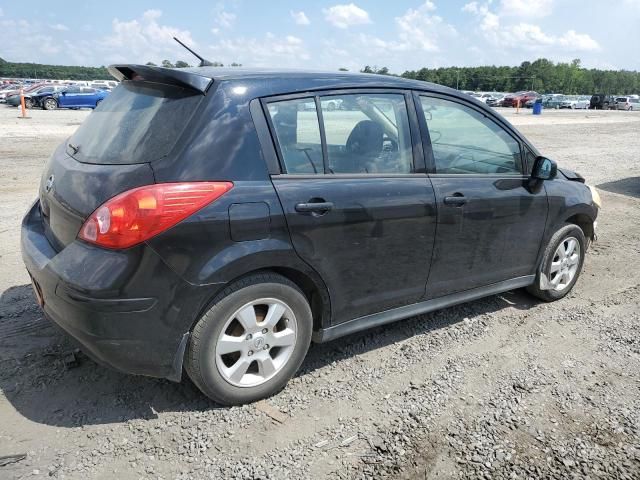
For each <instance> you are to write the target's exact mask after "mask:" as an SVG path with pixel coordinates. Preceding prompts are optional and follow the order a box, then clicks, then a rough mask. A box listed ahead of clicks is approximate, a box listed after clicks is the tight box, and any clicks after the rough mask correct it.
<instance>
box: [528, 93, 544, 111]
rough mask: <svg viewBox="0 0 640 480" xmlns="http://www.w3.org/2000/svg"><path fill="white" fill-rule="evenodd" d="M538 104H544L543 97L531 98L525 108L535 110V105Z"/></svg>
mask: <svg viewBox="0 0 640 480" xmlns="http://www.w3.org/2000/svg"><path fill="white" fill-rule="evenodd" d="M536 102H542V95H538V96H536V97H531V98H530V99H529V100H527V101H526V102H524V106H525V108H533V104H534V103H536Z"/></svg>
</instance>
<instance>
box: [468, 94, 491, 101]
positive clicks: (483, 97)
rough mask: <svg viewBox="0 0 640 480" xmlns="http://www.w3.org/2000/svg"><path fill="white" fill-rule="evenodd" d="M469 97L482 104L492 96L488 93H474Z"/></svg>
mask: <svg viewBox="0 0 640 480" xmlns="http://www.w3.org/2000/svg"><path fill="white" fill-rule="evenodd" d="M471 96H472V97H474V98H475V99H477V100H479V101H481V102H484V103H487V102H488V100H489V99H491V98H493V95H492V94H491V93H488V92H476V93H474V94H473V95H471Z"/></svg>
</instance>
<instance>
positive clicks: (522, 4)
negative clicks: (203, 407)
mask: <svg viewBox="0 0 640 480" xmlns="http://www.w3.org/2000/svg"><path fill="white" fill-rule="evenodd" d="M553 2H554V0H502V1H501V2H500V9H499V12H500V15H504V16H512V17H524V18H539V17H546V16H548V15H551V13H553Z"/></svg>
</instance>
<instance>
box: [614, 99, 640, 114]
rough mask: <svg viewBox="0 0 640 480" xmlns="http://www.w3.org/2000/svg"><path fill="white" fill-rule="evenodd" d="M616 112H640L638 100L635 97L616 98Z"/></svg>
mask: <svg viewBox="0 0 640 480" xmlns="http://www.w3.org/2000/svg"><path fill="white" fill-rule="evenodd" d="M616 110H627V111H633V110H640V100H638V99H637V98H635V97H616Z"/></svg>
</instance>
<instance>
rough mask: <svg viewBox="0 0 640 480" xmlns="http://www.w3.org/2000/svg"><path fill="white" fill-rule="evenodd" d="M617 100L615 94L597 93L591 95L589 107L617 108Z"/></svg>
mask: <svg viewBox="0 0 640 480" xmlns="http://www.w3.org/2000/svg"><path fill="white" fill-rule="evenodd" d="M615 105H616V100H615V97H614V96H613V95H605V94H604V93H595V94H593V95H591V100H590V101H589V108H590V109H592V110H610V109H612V108H615Z"/></svg>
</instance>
